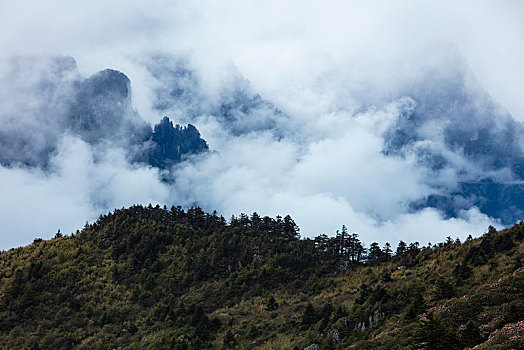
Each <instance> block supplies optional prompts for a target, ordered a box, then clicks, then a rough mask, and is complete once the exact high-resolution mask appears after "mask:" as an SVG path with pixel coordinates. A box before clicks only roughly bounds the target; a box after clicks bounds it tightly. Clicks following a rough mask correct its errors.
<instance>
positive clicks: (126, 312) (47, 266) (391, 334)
mask: <svg viewBox="0 0 524 350" xmlns="http://www.w3.org/2000/svg"><path fill="white" fill-rule="evenodd" d="M422 229H423V227H422V228H421V230H422ZM364 248H365V247H364V246H363V245H362V244H361V242H360V240H359V238H358V235H357V234H350V233H349V232H348V231H347V230H346V228H345V227H343V228H342V230H341V231H340V232H338V233H337V235H336V236H335V237H333V238H328V237H327V236H325V235H322V236H319V237H317V238H316V239H314V240H312V239H300V238H299V235H298V227H297V226H296V225H295V223H294V222H293V220H292V219H291V218H290V217H289V216H287V217H285V218H281V217H277V218H275V219H272V218H269V217H260V216H258V215H257V214H253V215H252V216H247V215H243V214H242V215H240V216H239V217H237V218H232V219H231V220H230V222H227V221H226V220H225V219H224V218H222V217H219V216H217V215H214V214H207V213H204V212H202V211H201V210H200V209H198V208H195V209H190V210H188V211H184V210H182V209H181V208H179V207H178V208H177V207H173V208H171V209H167V208H164V209H163V208H160V207H151V206H150V207H147V208H145V207H142V206H134V207H131V208H129V209H121V210H115V211H114V212H113V213H111V214H108V215H104V216H102V217H100V219H99V220H98V221H97V222H95V223H93V224H86V226H85V227H84V229H83V230H82V231H78V232H77V233H76V234H74V235H72V236H65V237H62V235H61V234H60V233H57V235H56V237H55V238H54V239H52V240H49V241H45V240H41V239H35V242H34V243H33V244H31V245H29V246H27V247H22V248H16V249H11V250H9V251H6V252H2V253H1V254H0V281H1V282H0V344H2V347H3V348H6V349H16V348H29V349H70V348H79V349H88V348H89V349H91V348H100V349H102V348H104V349H107V348H110V349H112V348H121V349H124V348H131V349H146V348H149V349H162V348H165V349H202V348H226V349H227V348H239V349H242V348H244V349H255V348H257V349H272V348H274V349H277V348H278V349H286V348H287V349H295V348H298V349H304V348H306V347H308V346H310V345H313V344H318V345H319V347H320V348H321V349H331V348H340V349H342V348H347V347H351V348H356V349H375V348H376V349H421V348H424V349H464V348H469V347H473V346H477V345H479V347H478V348H482V349H484V348H485V349H491V348H494V347H495V346H497V348H501V349H518V348H522V347H523V346H524V341H523V338H522V334H523V332H522V328H523V322H524V316H523V315H524V302H523V300H524V295H523V293H524V269H523V263H524V260H523V259H524V224H522V223H521V224H519V225H516V226H514V227H512V228H510V229H507V230H504V231H501V232H497V231H496V230H495V229H493V228H490V230H489V231H488V232H487V233H486V234H484V235H483V236H482V237H481V238H478V239H468V240H467V241H465V242H463V243H461V242H459V241H457V240H453V239H451V238H449V239H448V240H447V242H444V243H439V244H436V245H432V246H425V247H421V246H420V245H419V244H418V243H417V242H414V243H410V244H406V243H404V242H399V244H398V247H397V249H396V252H395V254H393V253H392V250H393V248H392V247H391V246H390V245H385V246H384V247H382V248H381V247H379V246H378V244H371V245H370V246H369V247H367V249H364ZM313 348H315V346H313V347H310V349H313Z"/></svg>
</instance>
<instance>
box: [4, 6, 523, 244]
mask: <svg viewBox="0 0 524 350" xmlns="http://www.w3.org/2000/svg"><path fill="white" fill-rule="evenodd" d="M472 4H473V2H469V1H465V2H459V3H457V2H451V1H450V2H443V3H442V5H435V4H433V5H428V4H425V5H424V4H420V3H419V2H416V1H400V2H396V3H395V4H394V5H393V4H390V3H387V2H382V1H375V2H365V3H364V2H349V3H347V2H343V1H341V2H337V1H334V2H333V3H332V4H330V6H327V5H323V6H319V5H312V4H303V2H300V3H298V2H291V3H289V4H286V5H282V4H281V3H280V2H272V1H270V2H264V6H262V7H261V6H260V5H257V4H250V3H249V2H236V1H232V2H228V3H227V4H226V6H220V7H217V5H215V4H214V3H213V2H204V3H199V4H198V5H197V4H184V3H179V4H174V5H173V4H166V3H165V2H163V1H155V2H151V3H148V5H147V6H144V5H141V3H140V2H134V1H133V2H126V5H125V6H109V7H108V6H107V5H106V4H105V3H104V4H102V3H101V2H97V1H94V2H91V3H90V4H89V5H87V4H84V5H82V6H80V7H76V5H75V6H72V5H70V4H69V3H67V2H63V1H56V2H54V3H53V4H46V5H45V6H44V5H43V4H34V3H33V4H31V6H29V3H26V4H25V5H27V6H29V7H28V8H29V9H31V10H28V11H22V9H23V7H24V4H23V2H19V1H16V2H15V1H6V2H4V3H3V4H2V5H1V8H0V19H2V22H3V23H5V25H4V26H3V28H4V29H2V30H0V42H1V43H3V44H2V46H1V47H0V48H1V49H2V50H0V52H2V55H3V56H2V57H1V58H2V64H1V65H0V75H1V76H2V79H3V80H2V87H3V88H2V89H1V90H0V122H1V123H2V128H1V131H2V132H4V133H5V134H9V135H16V134H17V133H19V134H20V133H23V134H24V135H25V136H28V137H24V138H23V139H24V140H28V141H27V142H22V143H20V146H19V147H18V149H20V152H15V153H16V154H14V155H13V156H11V158H13V157H15V156H17V155H19V154H20V153H24V154H25V153H29V154H31V152H33V151H34V150H42V154H44V153H46V152H47V150H48V149H52V154H51V156H50V157H49V159H48V162H47V163H46V165H45V166H43V167H42V166H28V165H22V164H21V163H18V164H16V163H12V164H10V165H9V166H8V165H5V166H1V167H0V193H2V200H1V201H0V249H7V248H10V247H13V246H17V245H22V244H28V243H30V242H31V241H32V240H33V238H35V237H44V238H48V237H51V236H52V235H53V234H54V233H55V232H56V230H57V229H58V228H60V229H61V231H62V232H65V233H69V232H73V231H75V230H76V229H77V228H81V227H82V226H83V225H84V224H85V221H87V220H89V221H93V220H95V219H96V218H97V217H98V215H100V214H101V213H104V212H107V211H109V210H112V209H114V208H120V207H122V206H128V205H131V204H135V203H141V204H148V203H150V202H151V203H153V204H155V203H159V204H161V205H163V204H167V205H171V204H175V205H178V204H181V205H184V206H191V205H200V206H201V207H203V208H204V209H205V210H209V211H212V210H215V209H216V210H217V211H218V212H219V213H220V214H222V215H224V216H225V217H230V216H231V215H232V214H234V215H238V214H239V213H241V212H245V213H252V212H254V211H256V212H258V213H259V214H261V215H278V214H280V215H286V214H288V213H289V214H291V216H292V217H293V218H294V219H295V220H296V222H297V223H298V224H299V226H300V227H301V232H302V234H303V235H304V236H315V235H317V234H321V233H326V234H329V235H331V234H334V232H335V230H337V229H340V227H341V225H342V224H346V225H347V226H349V228H350V230H351V231H356V232H358V233H360V234H361V237H362V239H363V240H364V241H365V242H368V243H369V242H371V241H375V240H376V241H379V242H385V241H390V242H391V243H393V244H396V242H398V240H399V239H402V240H405V241H419V242H420V243H421V244H426V243H427V242H428V241H431V242H435V241H442V240H444V238H445V237H446V236H448V235H451V236H453V237H456V236H458V237H460V238H464V237H466V236H467V235H468V234H470V233H471V234H473V235H476V234H480V233H482V232H484V231H485V230H486V228H487V226H488V225H489V224H495V225H497V222H496V220H493V219H490V218H489V217H488V216H486V215H485V214H482V213H481V212H480V211H479V210H478V209H477V208H475V207H471V206H470V205H466V204H460V203H459V204H457V205H456V207H454V208H452V209H453V210H454V212H453V216H454V217H450V216H449V215H447V214H446V213H442V212H439V211H438V210H437V209H433V208H414V207H413V206H412V203H413V202H416V201H419V200H423V199H424V198H427V197H428V196H431V195H439V194H442V193H444V192H446V193H448V192H450V191H453V190H454V189H456V188H457V186H458V184H459V183H460V182H461V181H466V180H467V181H476V180H477V179H479V178H480V177H482V176H486V174H490V176H491V177H493V178H496V179H498V181H501V182H504V183H510V182H512V181H513V182H514V181H516V180H517V179H515V175H514V172H515V169H512V168H511V166H510V165H509V164H510V160H508V161H507V164H506V163H503V164H502V165H493V164H495V163H494V161H493V160H492V159H490V157H489V152H490V150H493V149H495V150H496V149H497V147H499V146H498V143H497V142H496V140H497V139H498V137H499V136H500V137H502V138H503V140H504V142H506V140H510V141H511V142H509V143H508V145H509V146H508V147H509V149H510V150H511V152H513V153H514V154H513V153H512V157H513V156H514V157H518V156H520V155H521V153H520V152H521V145H520V141H518V140H519V138H518V137H514V136H511V133H510V132H509V131H508V130H512V129H515V130H520V129H519V128H520V125H519V124H515V122H514V121H512V120H511V118H510V117H509V114H508V112H506V109H509V111H510V112H511V113H512V116H513V117H514V118H515V119H517V120H522V119H524V113H523V112H524V106H522V104H521V101H520V99H517V98H516V97H515V91H522V88H524V74H523V73H524V71H523V68H522V65H521V64H520V63H521V62H522V60H519V58H524V44H523V43H522V41H521V40H520V38H521V37H522V35H517V34H516V33H522V27H521V26H519V23H522V19H521V18H520V17H519V16H518V13H519V11H517V10H518V8H520V7H521V4H519V3H518V2H507V3H505V4H504V5H495V4H493V3H489V4H487V3H484V4H481V5H478V6H471V5H472ZM44 8H45V11H43V9H44ZM102 9H104V10H103V11H102ZM520 13H522V12H521V11H520ZM44 15H45V16H44ZM93 18H95V19H97V20H96V21H93ZM479 23H481V25H480V26H479ZM95 24H96V25H95ZM42 28H46V29H45V30H42ZM493 32H495V33H497V34H498V38H500V37H503V38H505V39H506V40H499V39H498V38H493V37H491V36H492V35H493V34H492V33H493ZM517 39H518V40H517ZM480 43H482V44H480ZM491 52H502V53H504V52H505V53H507V54H505V55H504V54H501V55H497V56H496V57H493V55H491V54H489V55H488V53H491ZM27 55H29V56H32V57H35V55H36V57H43V56H56V55H71V56H74V57H75V59H76V60H77V62H78V71H76V70H72V71H70V72H69V73H67V74H66V75H62V76H61V77H60V79H58V78H57V77H56V72H49V71H48V70H49V65H48V64H46V63H45V62H47V61H46V60H42V59H40V58H36V59H34V60H35V61H34V62H35V64H32V65H29V66H31V67H32V68H31V69H28V68H27V67H28V65H27V64H21V66H20V67H22V68H21V69H22V71H21V72H18V75H17V77H18V79H14V80H13V79H10V74H11V73H12V67H13V66H12V57H17V56H18V57H20V56H23V57H27ZM485 57H489V59H487V58H485ZM16 60H20V58H18V59H15V61H16ZM39 62H43V63H41V64H40V63H39ZM517 63H518V64H517ZM39 64H40V66H39ZM24 67H25V68H24ZM107 67H109V68H114V69H118V70H121V71H122V72H124V73H125V74H126V75H127V76H128V77H129V79H130V81H131V93H132V101H133V108H134V109H135V110H134V111H130V113H131V114H133V113H136V114H137V115H139V116H140V117H141V118H142V119H144V120H145V121H147V122H149V123H156V122H158V121H159V120H160V118H161V117H163V116H164V115H168V116H169V117H171V118H172V119H173V120H174V121H175V122H178V123H184V124H185V123H189V122H190V123H192V124H194V125H196V126H197V128H198V129H199V130H200V132H201V134H202V136H203V138H204V139H206V140H207V141H208V144H209V146H210V149H211V150H213V151H212V152H209V153H207V154H200V155H197V156H194V157H191V158H190V159H188V160H186V161H184V162H182V163H179V164H177V165H175V167H174V168H173V169H172V170H171V171H170V172H169V173H162V171H161V170H159V169H157V168H154V167H150V166H146V165H144V164H140V163H136V162H132V161H130V159H129V149H127V148H126V147H127V146H125V145H122V144H121V143H119V142H111V140H110V139H109V140H107V142H105V143H103V144H97V145H95V144H89V143H87V142H85V141H84V140H83V139H82V138H81V137H80V136H79V135H75V134H70V133H63V132H62V131H61V132H56V130H61V129H60V127H59V126H60V125H61V123H62V120H61V118H62V116H63V115H64V112H63V110H62V109H63V103H65V102H67V101H68V99H69V98H70V97H71V92H70V89H71V87H70V84H74V81H75V79H78V77H79V76H82V77H84V78H85V77H88V76H89V75H91V74H93V73H95V72H96V71H98V70H101V69H104V68H107ZM477 79H478V80H479V81H480V82H478V81H477ZM256 93H260V94H261V95H262V97H259V96H256ZM488 93H489V94H491V95H493V96H494V97H495V99H494V100H496V101H499V102H502V103H503V105H504V107H505V108H504V107H502V106H499V105H498V104H497V103H495V102H493V103H491V102H489V103H480V102H479V101H483V100H486V97H488V99H487V100H489V101H492V100H491V98H489V96H488ZM64 101H65V102H64ZM417 108H418V109H417ZM414 111H415V112H414ZM453 111H455V112H453ZM422 112H423V113H422ZM417 113H418V114H417ZM421 115H422V116H421ZM464 115H466V117H464ZM461 116H463V119H460V117H461ZM472 116H473V117H472ZM413 123H418V124H416V128H415V129H414V130H411V129H409V128H407V127H406V125H408V126H409V125H413ZM453 123H458V124H462V126H461V128H460V130H462V131H464V130H465V131H464V134H460V135H454V134H452V133H450V132H449V130H451V129H453V125H454V124H453ZM468 123H471V124H468ZM458 124H457V125H458ZM470 126H471V130H469V129H468V128H469V127H470ZM446 128H447V129H446ZM484 130H488V131H486V133H485V134H483V132H484ZM396 131H401V132H402V135H404V136H405V137H404V136H402V137H400V136H399V133H398V132H396ZM450 135H451V136H450ZM479 135H480V137H479ZM517 135H518V134H517ZM453 137H456V139H457V140H463V139H465V140H467V141H468V142H469V143H468V142H465V141H464V143H460V142H459V141H454V140H455V139H453ZM450 138H451V141H450ZM479 138H480V140H481V141H483V142H484V141H485V142H486V143H485V145H487V146H489V148H490V149H489V150H487V151H483V152H484V153H483V154H484V155H485V157H484V156H483V157H481V156H480V155H478V154H476V153H475V151H471V152H472V153H471V154H470V153H468V152H469V151H468V150H469V149H470V148H471V149H472V150H474V149H478V147H477V146H476V145H477V144H478V143H475V142H476V141H477V140H479ZM19 139H20V138H19ZM3 141H4V142H5V139H4V140H3ZM0 143H1V142H0ZM55 145H57V146H56V147H55ZM453 145H455V146H453ZM53 147H55V148H53ZM468 147H469V148H468ZM475 147H477V148H475ZM501 147H502V146H501ZM501 149H502V150H501V151H500V152H501V154H507V153H508V152H506V148H505V146H504V147H502V148H501ZM2 151H4V150H2ZM511 152H509V153H511ZM481 153H482V152H481ZM2 157H7V156H6V155H5V153H3V154H2ZM35 157H37V158H38V157H41V154H39V153H38V152H35ZM499 158H500V157H499ZM512 159H513V158H512ZM166 177H169V178H171V179H172V180H173V181H171V182H165V181H162V179H165V178H166ZM471 200H472V199H471V198H463V201H464V202H468V201H471Z"/></svg>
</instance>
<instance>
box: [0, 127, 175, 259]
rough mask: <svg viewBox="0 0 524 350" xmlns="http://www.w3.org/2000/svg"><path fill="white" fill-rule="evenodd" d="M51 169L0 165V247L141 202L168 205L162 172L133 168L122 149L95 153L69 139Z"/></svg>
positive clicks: (65, 230) (69, 227)
mask: <svg viewBox="0 0 524 350" xmlns="http://www.w3.org/2000/svg"><path fill="white" fill-rule="evenodd" d="M50 168H51V169H52V171H45V170H41V169H40V168H23V167H11V168H6V167H2V166H0V192H1V193H2V198H3V200H2V201H0V232H1V233H2V234H1V235H0V248H2V249H6V248H9V247H14V246H18V245H25V244H28V243H30V242H31V241H32V240H33V239H34V238H37V237H42V238H50V237H52V236H53V235H54V233H56V232H57V230H58V229H60V230H61V231H62V233H71V232H75V231H76V230H77V229H81V228H82V227H83V226H84V224H85V222H86V221H89V222H93V221H94V220H96V219H97V218H98V216H99V215H100V214H102V213H105V212H108V211H111V210H113V209H115V208H120V207H122V206H130V205H133V204H136V203H166V202H168V198H169V189H168V188H167V186H166V185H165V184H163V183H162V182H161V181H160V180H159V176H158V171H157V170H155V169H151V168H145V167H142V168H140V167H136V166H132V165H130V164H129V163H128V162H127V160H126V158H125V152H124V150H122V149H118V148H109V149H104V150H96V149H93V148H92V147H90V146H89V145H88V144H86V143H85V142H83V141H82V140H80V139H78V138H76V137H73V136H67V135H66V136H64V137H63V138H62V139H61V140H60V142H59V145H58V149H57V153H56V155H55V156H54V157H52V159H51V161H50Z"/></svg>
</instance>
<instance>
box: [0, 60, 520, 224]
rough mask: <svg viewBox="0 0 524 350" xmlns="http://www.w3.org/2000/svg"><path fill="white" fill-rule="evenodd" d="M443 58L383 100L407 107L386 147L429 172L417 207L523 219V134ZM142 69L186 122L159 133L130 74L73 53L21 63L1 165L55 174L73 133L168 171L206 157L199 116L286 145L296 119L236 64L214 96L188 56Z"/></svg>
mask: <svg viewBox="0 0 524 350" xmlns="http://www.w3.org/2000/svg"><path fill="white" fill-rule="evenodd" d="M445 60H448V61H445ZM445 60H444V61H445V62H447V66H448V67H449V69H448V70H447V71H444V72H442V71H439V70H437V69H435V70H429V71H428V72H426V74H423V75H421V76H418V77H415V78H414V80H413V81H411V82H410V84H407V85H406V86H403V87H402V88H401V89H399V90H398V91H396V92H394V93H393V94H391V95H388V96H387V98H385V99H384V101H386V102H387V101H389V102H390V101H392V100H393V101H397V102H398V103H399V104H400V112H399V114H398V116H397V118H396V120H395V121H394V122H393V123H392V125H391V126H390V127H389V128H388V129H387V130H386V131H385V132H384V133H383V134H382V135H381V137H382V140H383V149H382V152H383V154H384V155H385V156H387V157H400V158H406V157H413V158H414V159H416V162H417V164H418V166H420V167H421V168H423V169H427V174H428V176H427V177H426V178H425V179H424V180H423V181H425V185H427V186H428V187H429V188H430V189H431V191H430V193H429V194H428V195H427V196H426V197H424V198H418V199H416V200H413V201H412V202H411V203H409V210H411V211H413V212H416V211H419V210H421V209H424V208H427V207H432V208H436V209H438V210H439V211H440V212H441V213H442V215H443V216H445V217H446V218H451V217H461V215H463V212H464V210H468V209H471V208H473V207H478V208H479V210H480V211H481V212H482V213H484V214H486V215H488V216H490V217H492V218H495V219H498V220H500V221H501V222H502V223H503V224H504V225H511V224H513V223H515V222H518V221H519V220H521V219H522V218H523V217H524V151H523V143H524V142H523V141H522V140H521V139H522V135H524V127H523V125H522V123H520V122H518V121H516V120H514V119H513V118H512V117H511V115H510V114H509V113H508V112H507V111H505V110H504V109H503V108H502V107H501V106H499V105H498V104H497V103H496V102H495V101H493V99H492V98H491V97H490V96H489V95H488V94H487V93H486V92H485V91H484V89H483V88H482V87H481V85H480V84H479V83H478V82H477V81H476V80H475V78H474V76H473V73H472V72H471V71H470V69H469V68H468V67H467V65H466V64H465V63H464V62H463V60H461V59H460V58H457V57H456V56H453V55H451V57H448V58H446V59H445ZM42 62H43V63H42ZM144 66H145V68H146V70H147V71H148V73H149V74H150V75H151V77H152V79H154V80H155V82H156V83H155V84H154V86H155V88H154V94H153V103H152V107H153V109H154V110H155V111H157V112H158V113H160V114H163V115H172V116H175V119H176V120H181V121H183V122H184V123H188V125H187V127H182V126H179V125H178V124H176V125H173V123H172V122H171V121H170V120H169V119H168V118H164V119H162V120H161V121H160V122H159V123H158V124H157V125H154V126H152V125H150V124H149V123H147V122H146V121H144V120H143V119H142V118H141V117H140V115H139V114H138V113H137V111H136V110H135V109H134V108H133V106H132V101H131V82H130V80H129V78H128V77H127V76H126V75H125V74H124V73H122V72H119V71H116V70H112V69H106V70H103V71H100V72H98V73H95V74H93V75H92V76H91V77H89V78H87V79H84V78H82V77H80V75H79V73H78V71H77V68H76V62H75V60H74V59H73V58H70V57H60V58H52V59H47V60H37V59H33V60H32V59H21V58H18V59H17V60H14V61H13V63H12V65H11V71H10V72H9V73H8V74H7V75H6V76H5V77H4V79H3V80H2V81H0V83H2V84H3V85H4V86H9V87H10V88H11V90H12V91H16V92H17V93H18V94H19V95H22V96H24V95H28V99H27V100H28V101H31V103H27V101H24V100H20V101H17V100H15V101H12V100H10V99H9V96H10V95H6V96H2V94H0V102H1V103H0V105H1V106H2V109H0V113H1V114H2V115H1V116H2V120H3V121H5V122H4V125H3V127H2V128H1V129H0V150H1V152H0V164H2V165H4V166H15V165H20V164H21V165H23V166H28V167H37V166H38V167H46V165H47V162H48V161H49V158H50V157H51V156H52V155H53V154H54V152H55V151H56V147H57V143H58V141H59V139H60V137H62V136H63V135H64V134H65V133H70V134H73V135H77V136H78V137H80V138H81V139H82V140H84V141H85V142H87V143H88V144H90V145H114V146H118V147H122V148H123V149H125V150H126V152H127V158H128V160H129V161H131V162H135V163H141V164H147V165H150V166H152V167H155V168H158V169H162V170H170V169H171V167H172V166H173V165H175V164H177V163H179V162H181V161H183V160H184V159H186V158H187V157H188V156H190V155H192V154H198V153H202V152H206V151H208V149H209V147H208V145H207V142H206V141H205V140H204V139H203V138H202V137H201V136H200V133H199V131H198V130H197V129H196V128H195V127H194V126H193V125H192V124H191V122H194V120H197V119H198V118H201V117H202V116H204V117H205V116H211V117H212V118H213V121H214V122H216V123H218V124H219V125H220V127H222V128H223V129H224V130H225V131H226V132H227V135H226V136H227V137H231V138H234V137H237V136H242V135H249V134H250V133H257V132H268V133H269V134H271V135H273V136H274V137H275V139H280V138H283V137H286V135H289V134H290V129H291V128H293V126H291V125H293V124H290V123H287V121H288V120H289V116H288V115H286V114H285V113H284V112H282V111H281V110H280V109H278V108H277V107H276V106H275V105H274V104H273V103H272V102H270V101H268V100H266V99H263V98H262V97H261V96H260V95H259V94H257V93H254V92H252V91H251V88H250V87H249V82H248V81H247V80H246V79H244V78H243V77H242V75H241V74H240V73H239V72H238V71H236V70H234V69H233V70H232V71H233V73H231V77H230V80H231V82H230V83H228V84H226V85H227V86H224V87H223V88H221V89H219V90H218V92H217V93H216V96H215V95H213V96H210V95H208V94H206V90H205V89H204V88H203V86H202V85H203V82H202V81H201V78H200V77H199V76H198V74H197V72H196V71H195V70H194V69H193V68H192V67H191V65H190V64H189V63H188V62H187V61H185V60H183V59H177V58H175V57H172V56H169V55H152V56H150V57H149V59H147V60H146V62H145V63H144ZM384 101H382V102H380V101H378V102H377V101H375V102H376V103H378V104H379V103H384ZM18 114H23V115H24V118H18ZM247 137H249V136H247ZM102 147H103V146H102ZM168 177H169V176H168ZM166 178H167V177H166ZM194 200H196V201H198V198H196V199H194Z"/></svg>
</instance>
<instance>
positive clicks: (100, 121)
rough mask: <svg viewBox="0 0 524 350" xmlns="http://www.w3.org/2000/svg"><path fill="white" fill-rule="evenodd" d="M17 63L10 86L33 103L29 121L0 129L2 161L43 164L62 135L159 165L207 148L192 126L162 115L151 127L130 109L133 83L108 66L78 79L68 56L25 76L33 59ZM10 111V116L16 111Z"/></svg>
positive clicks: (6, 164)
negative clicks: (18, 88)
mask: <svg viewBox="0 0 524 350" xmlns="http://www.w3.org/2000/svg"><path fill="white" fill-rule="evenodd" d="M19 64H21V65H23V66H24V67H23V68H20V69H18V70H17V69H14V68H13V71H12V73H11V74H12V77H11V80H12V82H11V85H16V86H20V87H21V88H23V89H25V90H27V91H28V93H31V96H28V99H35V100H36V101H37V103H36V105H35V108H34V110H31V111H30V112H31V115H30V116H28V120H26V119H25V118H20V120H19V122H18V123H17V124H13V125H9V126H7V127H6V128H4V129H3V130H2V131H0V134H1V135H2V138H0V147H1V149H2V152H1V156H0V162H1V164H2V165H5V166H10V165H14V164H23V165H25V166H30V167H35V166H43V167H45V166H46V164H47V162H48V160H49V157H50V156H51V155H52V153H53V151H54V150H55V149H56V144H57V142H58V141H59V139H60V138H61V137H62V136H63V135H64V134H66V133H69V134H72V135H75V136H77V137H79V138H81V139H82V140H83V141H85V142H87V143H88V144H90V145H102V147H110V146H116V147H124V148H125V149H127V150H128V152H129V154H128V157H129V158H130V159H131V160H134V161H140V162H147V163H148V164H149V165H151V166H155V167H161V168H167V167H169V166H171V165H173V164H175V163H177V162H180V161H181V160H182V156H183V155H187V154H192V153H198V152H202V151H206V150H207V149H208V148H207V144H206V142H205V141H204V140H203V139H202V138H201V137H200V134H199V132H198V130H197V129H196V128H195V127H194V126H192V125H190V126H188V127H181V126H179V125H176V126H173V124H172V123H171V122H170V121H169V119H168V118H167V117H166V118H164V119H163V120H162V121H161V123H160V124H158V125H157V126H155V128H154V130H153V128H152V127H151V125H150V124H149V123H147V122H145V121H144V120H142V118H141V117H140V115H138V113H137V112H136V111H135V110H134V108H133V105H132V101H131V82H130V80H129V78H128V77H127V76H126V75H125V74H124V73H122V72H119V71H116V70H113V69H106V70H103V71H100V72H98V73H96V74H94V75H92V76H91V77H89V78H87V79H82V78H81V77H80V76H79V75H78V73H77V70H76V63H75V61H74V60H73V59H72V58H54V59H48V61H47V63H46V64H45V65H44V67H43V68H40V70H37V68H35V71H34V72H30V73H31V76H29V77H27V67H25V65H30V64H32V62H25V61H23V62H21V63H20V62H19ZM22 72H23V74H22ZM20 110H23V109H20ZM8 112H10V113H13V117H14V114H15V113H16V112H18V111H16V110H12V111H8Z"/></svg>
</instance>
